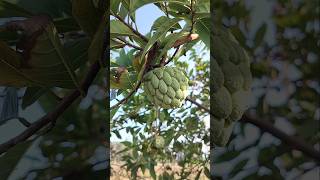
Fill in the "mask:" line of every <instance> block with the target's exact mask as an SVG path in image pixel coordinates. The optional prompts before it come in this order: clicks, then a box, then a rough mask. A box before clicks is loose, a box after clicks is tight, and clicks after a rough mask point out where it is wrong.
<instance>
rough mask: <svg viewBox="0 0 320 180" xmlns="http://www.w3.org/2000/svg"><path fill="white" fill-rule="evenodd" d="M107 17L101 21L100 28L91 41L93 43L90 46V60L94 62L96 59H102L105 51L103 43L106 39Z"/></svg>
mask: <svg viewBox="0 0 320 180" xmlns="http://www.w3.org/2000/svg"><path fill="white" fill-rule="evenodd" d="M106 18H107V17H104V18H103V19H102V21H101V22H100V26H99V28H98V31H97V32H96V34H95V35H94V37H93V40H92V42H91V45H90V47H89V52H88V53H89V61H90V62H91V63H92V64H93V63H94V62H96V61H101V58H102V57H101V56H102V52H103V44H104V41H106V40H105V39H104V38H105V37H104V31H105V29H106V27H107V24H106V22H105V20H106Z"/></svg>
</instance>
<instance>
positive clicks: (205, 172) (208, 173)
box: [204, 167, 211, 178]
mask: <svg viewBox="0 0 320 180" xmlns="http://www.w3.org/2000/svg"><path fill="white" fill-rule="evenodd" d="M204 174H205V175H206V176H207V178H210V176H211V175H210V171H209V169H208V168H207V167H204Z"/></svg>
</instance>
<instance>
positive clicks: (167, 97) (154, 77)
mask: <svg viewBox="0 0 320 180" xmlns="http://www.w3.org/2000/svg"><path fill="white" fill-rule="evenodd" d="M144 90H145V92H146V95H147V98H148V99H149V101H150V102H152V103H153V104H154V105H156V106H158V107H161V108H164V109H171V108H178V107H181V105H182V103H183V101H184V100H185V99H186V97H187V95H188V78H187V76H186V75H185V74H184V72H183V71H182V70H180V69H179V68H176V67H160V68H156V69H153V70H151V71H149V72H148V73H147V74H146V75H145V76H144Z"/></svg>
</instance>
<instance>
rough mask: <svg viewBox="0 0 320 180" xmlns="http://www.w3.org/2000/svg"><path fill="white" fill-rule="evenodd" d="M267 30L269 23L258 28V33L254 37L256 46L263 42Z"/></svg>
mask: <svg viewBox="0 0 320 180" xmlns="http://www.w3.org/2000/svg"><path fill="white" fill-rule="evenodd" d="M266 31H267V24H266V23H263V24H262V26H260V28H259V29H258V30H257V32H256V35H255V37H254V45H255V47H258V46H259V45H260V44H261V43H262V41H263V39H264V36H265V34H266Z"/></svg>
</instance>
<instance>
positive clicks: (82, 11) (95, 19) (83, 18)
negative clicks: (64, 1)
mask: <svg viewBox="0 0 320 180" xmlns="http://www.w3.org/2000/svg"><path fill="white" fill-rule="evenodd" d="M72 14H73V16H74V18H75V19H76V20H77V22H78V23H79V25H80V27H81V28H82V29H83V30H84V31H85V32H86V33H88V35H89V36H90V37H93V36H94V35H95V33H96V32H97V30H98V28H99V24H100V22H101V19H102V17H103V13H102V12H101V11H98V10H97V8H95V6H94V4H93V2H92V0H77V1H72Z"/></svg>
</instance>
